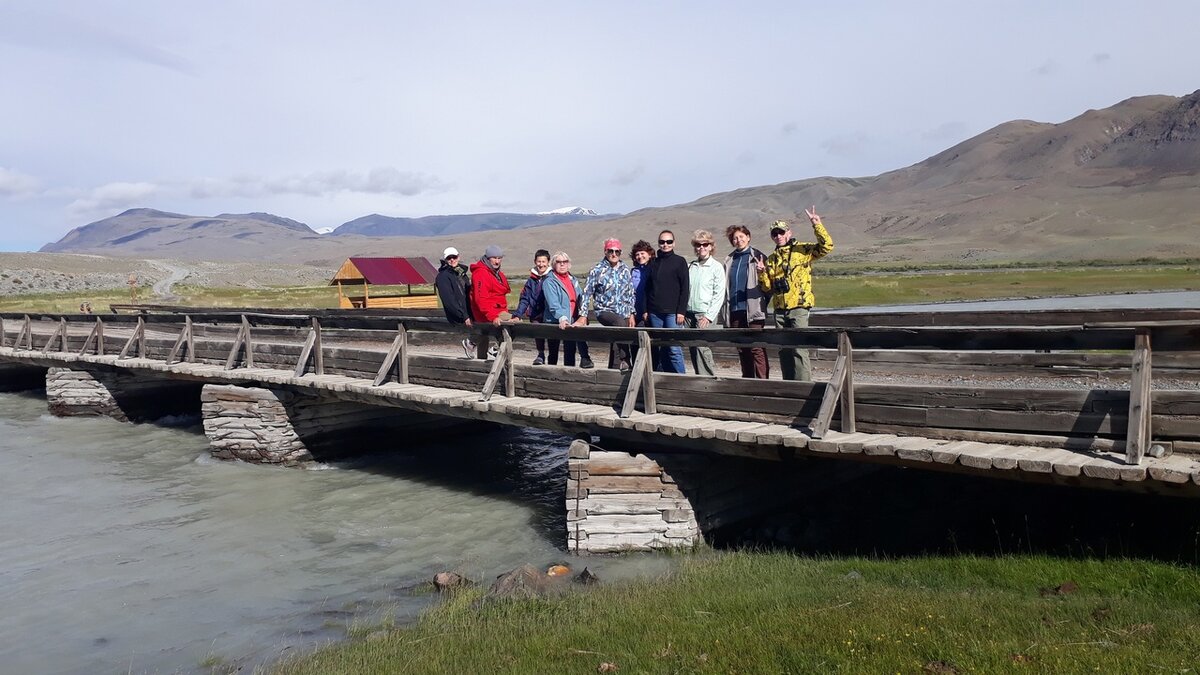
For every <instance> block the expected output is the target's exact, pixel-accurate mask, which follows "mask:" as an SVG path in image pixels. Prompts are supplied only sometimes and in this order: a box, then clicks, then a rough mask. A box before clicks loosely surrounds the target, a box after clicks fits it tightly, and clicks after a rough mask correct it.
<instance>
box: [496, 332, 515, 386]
mask: <svg viewBox="0 0 1200 675" xmlns="http://www.w3.org/2000/svg"><path fill="white" fill-rule="evenodd" d="M501 354H503V355H504V395H505V396H510V397H511V396H516V395H517V378H516V375H515V374H514V373H513V341H512V335H511V334H509V332H508V329H507V328H502V329H500V354H497V355H496V360H497V361H498V360H500V355H501Z"/></svg>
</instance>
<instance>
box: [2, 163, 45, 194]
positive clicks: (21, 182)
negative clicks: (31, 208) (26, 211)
mask: <svg viewBox="0 0 1200 675" xmlns="http://www.w3.org/2000/svg"><path fill="white" fill-rule="evenodd" d="M38 187H39V181H38V179H36V178H34V177H33V176H30V175H27V174H23V173H21V172H20V171H14V170H12V169H6V168H4V167H2V166H0V197H29V196H31V195H33V194H34V193H36V192H37V190H38Z"/></svg>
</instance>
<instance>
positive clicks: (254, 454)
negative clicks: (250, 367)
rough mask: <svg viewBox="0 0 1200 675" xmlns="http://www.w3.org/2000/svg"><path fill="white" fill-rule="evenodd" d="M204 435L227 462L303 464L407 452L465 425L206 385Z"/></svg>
mask: <svg viewBox="0 0 1200 675" xmlns="http://www.w3.org/2000/svg"><path fill="white" fill-rule="evenodd" d="M200 400H201V414H202V416H203V423H204V433H205V435H206V436H208V440H209V445H210V449H211V452H212V454H213V456H214V457H217V458H219V459H240V460H242V461H246V462H254V463H259V464H283V465H297V464H304V463H307V462H312V461H325V460H329V459H336V458H339V457H345V456H349V455H356V454H365V453H368V452H374V451H381V450H384V451H389V450H403V449H406V448H407V447H408V446H409V445H410V444H411V443H412V442H413V441H414V440H418V439H420V438H422V437H424V436H428V435H429V434H431V433H438V432H439V431H442V430H445V429H447V428H449V427H451V426H452V425H456V424H457V425H458V426H459V427H461V426H462V422H461V420H456V419H455V418H450V417H440V416H437V415H430V414H427V413H421V412H414V411H410V410H403V409H400V408H393V407H385V406H372V405H366V404H363V403H359V402H353V401H344V400H339V399H336V398H333V397H331V396H330V395H327V394H315V393H310V392H303V391H298V390H293V389H288V388H283V387H271V388H266V387H241V386H236V385H223V384H206V385H204V390H203V392H202V393H201V395H200Z"/></svg>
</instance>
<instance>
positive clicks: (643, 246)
mask: <svg viewBox="0 0 1200 675" xmlns="http://www.w3.org/2000/svg"><path fill="white" fill-rule="evenodd" d="M638 251H645V252H646V253H649V254H650V257H651V258H653V257H654V247H653V246H651V245H650V242H648V241H646V240H645V239H638V241H637V243H636V244H634V245H633V248H631V249H629V259H630V260H632V261H634V262H637V253H638Z"/></svg>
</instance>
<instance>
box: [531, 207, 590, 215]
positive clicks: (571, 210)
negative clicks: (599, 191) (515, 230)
mask: <svg viewBox="0 0 1200 675" xmlns="http://www.w3.org/2000/svg"><path fill="white" fill-rule="evenodd" d="M537 215H539V216H598V215H600V214H599V213H596V212H595V211H593V210H591V209H587V208H584V207H582V206H564V207H562V208H561V209H554V210H553V211H538V212H537Z"/></svg>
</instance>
